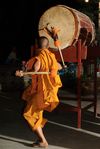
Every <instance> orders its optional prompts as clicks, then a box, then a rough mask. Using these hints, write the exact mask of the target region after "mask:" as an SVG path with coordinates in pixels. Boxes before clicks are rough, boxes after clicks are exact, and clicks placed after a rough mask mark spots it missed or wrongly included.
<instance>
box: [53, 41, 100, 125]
mask: <svg viewBox="0 0 100 149" xmlns="http://www.w3.org/2000/svg"><path fill="white" fill-rule="evenodd" d="M86 53H87V47H82V44H81V40H80V39H79V40H78V42H77V46H76V48H75V47H69V50H68V49H65V50H63V56H64V60H65V62H75V63H76V62H77V67H78V70H77V95H76V96H75V97H74V98H73V97H71V95H70V97H69V95H68V96H67V95H66V97H65V96H63V95H59V98H60V99H61V103H60V105H59V106H58V108H57V111H59V112H62V111H63V112H69V111H70V112H76V113H77V127H78V128H81V126H82V124H81V123H82V112H83V111H85V110H88V109H89V108H91V107H93V108H94V111H93V114H94V117H96V115H97V74H96V61H93V64H94V74H95V75H94V93H93V98H92V97H91V96H85V98H84V96H82V95H81V72H82V60H84V59H86ZM55 55H56V58H57V59H58V61H60V56H59V54H58V53H57V52H55ZM64 98H65V101H66V99H67V100H69V99H71V100H75V101H76V102H77V104H76V106H71V105H70V104H69V105H68V104H67V105H68V106H66V105H65V103H63V102H62V99H64ZM83 101H85V102H90V103H89V104H88V105H85V106H84V107H82V102H83Z"/></svg>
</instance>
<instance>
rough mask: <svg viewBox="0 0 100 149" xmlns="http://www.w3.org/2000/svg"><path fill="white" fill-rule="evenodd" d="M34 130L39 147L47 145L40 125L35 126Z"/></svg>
mask: <svg viewBox="0 0 100 149" xmlns="http://www.w3.org/2000/svg"><path fill="white" fill-rule="evenodd" d="M35 132H36V134H37V136H38V137H39V140H40V143H39V145H40V146H41V147H47V146H48V142H47V140H46V138H45V136H44V134H43V130H42V128H41V127H40V126H39V127H37V128H36V130H35Z"/></svg>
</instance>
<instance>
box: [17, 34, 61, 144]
mask: <svg viewBox="0 0 100 149" xmlns="http://www.w3.org/2000/svg"><path fill="white" fill-rule="evenodd" d="M38 47H39V49H37V50H36V54H35V57H33V58H31V59H30V60H29V61H28V62H27V71H34V72H50V74H38V75H32V83H31V85H30V86H28V88H27V89H26V90H25V91H24V93H23V96H22V98H23V99H24V100H25V101H26V102H27V106H26V108H25V110H24V113H23V116H24V118H25V119H26V120H27V122H28V124H29V125H30V127H31V129H32V130H33V131H34V132H35V133H36V134H37V136H38V138H39V139H38V141H37V142H35V143H33V147H35V146H36V145H37V146H38V147H48V142H47V140H46V138H45V136H44V133H43V130H42V128H43V127H44V125H45V123H46V122H47V120H46V119H44V118H43V111H44V110H46V111H49V112H51V111H52V110H54V109H55V108H56V106H57V105H58V103H59V100H58V97H57V92H58V89H59V87H61V86H62V83H61V80H60V77H59V75H58V74H57V72H58V69H61V67H60V65H59V64H58V63H57V60H56V58H55V55H54V54H53V53H51V52H50V51H49V50H48V47H49V41H48V39H47V38H46V37H44V36H43V37H40V38H39V41H38ZM16 75H17V76H20V77H21V76H23V75H24V73H23V72H22V71H16Z"/></svg>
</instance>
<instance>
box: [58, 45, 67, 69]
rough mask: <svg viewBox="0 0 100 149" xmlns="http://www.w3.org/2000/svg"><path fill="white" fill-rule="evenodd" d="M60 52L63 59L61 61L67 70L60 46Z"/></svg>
mask: <svg viewBox="0 0 100 149" xmlns="http://www.w3.org/2000/svg"><path fill="white" fill-rule="evenodd" d="M58 50H59V53H60V57H61V60H62V63H63V67H64V68H66V65H65V62H64V57H63V55H62V51H61V48H60V46H59V47H58Z"/></svg>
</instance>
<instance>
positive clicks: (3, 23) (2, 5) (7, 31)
mask: <svg viewBox="0 0 100 149" xmlns="http://www.w3.org/2000/svg"><path fill="white" fill-rule="evenodd" d="M90 1H91V0H90ZM92 1H93V0H92ZM57 4H64V5H67V6H70V7H72V8H75V9H78V10H81V9H82V11H84V9H83V8H86V7H87V8H88V5H90V6H91V7H89V8H91V10H89V11H91V13H93V11H94V10H95V9H96V8H98V6H97V3H96V4H94V3H91V2H90V3H89V4H86V3H84V1H83V0H13V1H10V0H8V1H5V0H3V1H0V61H3V60H4V59H6V57H7V55H8V54H9V52H10V51H11V49H12V47H14V46H16V48H17V53H18V55H19V57H21V58H22V59H28V58H29V56H30V46H31V45H32V44H34V39H35V38H36V37H37V36H38V33H37V26H38V21H39V18H40V16H41V15H42V13H43V12H44V11H45V10H46V9H48V8H49V7H51V6H54V5H57ZM93 21H94V22H95V24H96V26H97V15H96V16H95V19H94V20H93Z"/></svg>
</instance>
